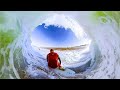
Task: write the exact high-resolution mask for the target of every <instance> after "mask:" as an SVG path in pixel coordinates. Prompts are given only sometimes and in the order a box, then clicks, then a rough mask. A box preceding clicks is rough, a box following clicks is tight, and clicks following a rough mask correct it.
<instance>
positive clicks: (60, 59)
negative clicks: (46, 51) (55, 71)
mask: <svg viewBox="0 0 120 90" xmlns="http://www.w3.org/2000/svg"><path fill="white" fill-rule="evenodd" d="M58 59H59V62H60V64H61V59H60V57H59V56H58Z"/></svg>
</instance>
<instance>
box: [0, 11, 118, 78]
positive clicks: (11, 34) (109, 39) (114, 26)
mask: <svg viewBox="0 0 120 90" xmlns="http://www.w3.org/2000/svg"><path fill="white" fill-rule="evenodd" d="M55 14H58V15H65V16H69V17H71V18H72V19H73V20H75V21H76V22H78V24H79V25H80V26H81V28H82V29H83V30H84V31H85V33H86V34H87V35H88V36H89V37H90V38H91V40H92V42H91V47H90V50H91V57H92V58H94V57H95V58H94V60H93V62H94V61H95V62H94V63H93V65H91V68H90V70H87V72H84V73H83V74H84V76H85V77H86V78H87V79H117V78H120V71H119V68H120V31H119V29H120V27H119V23H120V12H118V11H117V12H115V11H113V12H112V11H111V12H107V11H105V12H104V11H96V12H95V11H94V12H92V11H91V12H90V11H89V12H88V11H80V12H76V11H73V12H70V11H69V12H64V11H63V12H59V11H58V12H53V11H45V12H44V11H39V12H35V11H30V12H22V11H2V12H0V69H1V70H0V78H10V79H14V78H15V79H20V78H28V75H30V76H29V78H68V77H65V75H64V74H63V76H59V75H58V74H57V73H58V71H54V72H51V71H50V70H49V69H48V67H47V62H46V60H44V58H43V56H42V55H41V54H40V53H38V52H37V51H36V50H34V49H33V47H32V46H31V43H32V42H31V39H30V38H31V33H32V31H33V30H34V29H35V27H37V26H38V25H40V24H42V23H43V21H44V22H46V23H47V24H49V23H52V22H47V21H51V20H47V18H48V17H52V16H54V15H55ZM66 23H67V22H66ZM70 23H73V22H72V20H71V21H70V22H69V23H68V24H69V25H72V24H70ZM57 24H59V23H57ZM64 24H65V23H64ZM73 25H74V23H73ZM70 27H72V26H70ZM76 28H78V27H76ZM73 29H74V28H73ZM75 30H76V29H75ZM79 30H80V29H78V31H75V32H78V33H75V34H76V36H78V37H79V35H80V34H79V33H80V31H79ZM93 47H94V48H93ZM36 67H39V72H38V70H37V68H36ZM71 72H72V71H71ZM53 73H54V74H56V75H53ZM81 75H82V74H75V73H74V72H72V75H71V76H69V78H82V77H81Z"/></svg>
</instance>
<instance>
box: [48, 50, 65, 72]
mask: <svg viewBox="0 0 120 90" xmlns="http://www.w3.org/2000/svg"><path fill="white" fill-rule="evenodd" d="M47 62H48V67H50V68H53V69H55V68H59V69H60V70H63V71H64V68H63V67H62V66H61V60H60V57H59V55H58V54H57V53H56V52H54V50H53V49H50V53H49V54H47Z"/></svg>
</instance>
